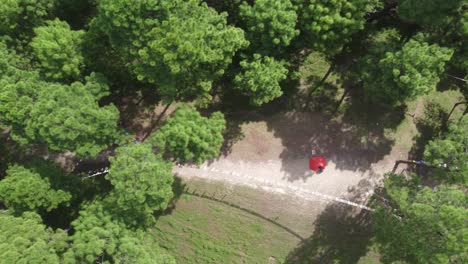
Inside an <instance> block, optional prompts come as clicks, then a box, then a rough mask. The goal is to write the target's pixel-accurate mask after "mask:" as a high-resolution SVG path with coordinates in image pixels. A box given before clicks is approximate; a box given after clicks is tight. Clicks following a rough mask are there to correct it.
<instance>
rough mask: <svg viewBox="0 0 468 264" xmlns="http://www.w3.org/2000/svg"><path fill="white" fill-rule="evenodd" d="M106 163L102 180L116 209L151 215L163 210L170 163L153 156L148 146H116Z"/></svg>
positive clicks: (169, 193) (168, 192)
mask: <svg viewBox="0 0 468 264" xmlns="http://www.w3.org/2000/svg"><path fill="white" fill-rule="evenodd" d="M110 163H111V168H110V172H109V174H107V175H106V179H108V180H109V181H110V182H111V183H112V185H113V186H114V190H113V192H112V196H113V198H115V200H116V203H117V206H118V208H119V209H120V210H122V211H124V212H129V213H130V212H133V214H134V215H135V214H138V215H143V216H147V217H146V218H152V214H153V212H154V211H156V210H164V209H166V207H167V205H168V203H169V201H170V199H171V198H172V196H173V193H172V183H173V181H174V178H173V175H172V164H171V163H169V162H166V161H164V160H162V158H161V157H160V156H156V155H154V154H153V152H152V149H151V146H150V145H148V144H131V145H127V146H122V147H119V148H118V149H116V156H115V157H111V158H110ZM135 212H136V213H135ZM135 224H136V225H138V223H135Z"/></svg>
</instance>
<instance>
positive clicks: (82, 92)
mask: <svg viewBox="0 0 468 264" xmlns="http://www.w3.org/2000/svg"><path fill="white" fill-rule="evenodd" d="M25 73H26V72H25ZM26 74H27V75H25V76H23V77H26V76H28V75H30V78H20V77H19V76H15V77H11V78H3V79H2V80H0V83H4V84H5V85H4V86H2V87H0V102H1V103H2V106H0V113H1V114H3V116H2V118H1V120H0V121H2V123H3V124H6V125H12V126H13V129H14V131H13V134H12V138H13V139H15V140H17V141H18V142H19V143H22V144H27V143H46V144H48V146H49V148H50V149H52V150H54V151H62V150H70V151H73V152H75V153H76V154H77V155H78V156H82V157H87V156H95V155H97V154H98V153H99V152H100V151H101V150H102V149H104V148H106V147H107V146H109V145H110V144H112V143H113V142H114V140H115V138H116V137H117V130H116V128H117V120H118V119H119V112H118V110H117V108H116V107H115V106H113V105H108V106H104V107H100V106H99V104H98V99H99V97H98V96H96V95H100V96H102V95H105V94H106V93H107V92H108V87H107V85H106V84H105V82H104V81H103V78H102V77H101V76H99V75H95V74H92V75H91V76H89V77H87V78H86V80H87V82H86V83H85V84H83V83H80V82H75V83H73V84H71V85H70V86H68V85H61V84H57V83H46V82H43V81H40V80H38V79H37V75H35V74H34V73H26Z"/></svg>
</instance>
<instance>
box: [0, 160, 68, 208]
mask: <svg viewBox="0 0 468 264" xmlns="http://www.w3.org/2000/svg"><path fill="white" fill-rule="evenodd" d="M6 173H7V175H6V178H5V179H3V180H1V181H0V201H1V202H2V203H4V204H5V205H6V206H7V207H8V209H9V210H12V211H13V212H14V213H15V214H21V213H23V212H25V211H39V210H45V211H50V210H52V209H55V208H57V207H58V206H59V204H63V203H65V204H66V203H68V202H69V201H70V199H71V194H70V193H68V192H65V191H63V190H55V189H53V188H52V186H51V183H50V180H49V178H48V177H47V175H40V174H39V173H37V172H35V171H32V170H29V169H27V168H25V167H22V166H19V165H14V166H11V167H9V168H8V170H7V172H6Z"/></svg>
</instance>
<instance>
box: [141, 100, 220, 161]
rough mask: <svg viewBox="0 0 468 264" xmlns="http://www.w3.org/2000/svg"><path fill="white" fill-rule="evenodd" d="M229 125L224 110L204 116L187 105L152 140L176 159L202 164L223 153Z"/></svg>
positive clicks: (166, 153) (178, 110) (161, 149)
mask: <svg viewBox="0 0 468 264" xmlns="http://www.w3.org/2000/svg"><path fill="white" fill-rule="evenodd" d="M225 128H226V121H225V120H224V115H223V114H222V113H220V112H215V113H213V114H212V115H211V117H209V118H207V117H202V116H201V115H200V113H199V112H198V111H197V110H195V109H194V108H193V107H190V106H187V105H183V106H180V107H179V108H178V109H177V110H176V111H175V112H174V114H173V115H172V116H171V117H170V118H169V120H167V122H166V124H164V126H162V127H161V128H160V129H159V130H158V131H157V132H156V134H154V135H153V136H152V137H151V138H150V139H149V140H150V142H151V143H152V144H153V145H154V146H156V148H157V149H159V150H160V151H162V152H163V153H164V154H165V155H168V156H171V157H173V158H174V159H175V160H179V161H182V162H187V161H194V162H196V163H199V164H200V163H202V162H204V161H205V160H209V159H213V158H215V157H217V156H218V155H219V153H220V148H221V145H222V144H223V134H222V133H223V131H224V130H225Z"/></svg>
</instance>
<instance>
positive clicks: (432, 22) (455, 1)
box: [398, 0, 467, 27]
mask: <svg viewBox="0 0 468 264" xmlns="http://www.w3.org/2000/svg"><path fill="white" fill-rule="evenodd" d="M463 5H467V2H466V0H450V1H447V0H401V1H400V2H399V5H398V14H399V15H400V17H401V18H403V19H404V20H407V21H409V22H413V23H416V24H419V25H421V26H427V27H440V26H446V25H448V24H449V23H450V22H454V19H457V16H458V12H460V9H461V8H462V6H463ZM465 12H466V11H465Z"/></svg>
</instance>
